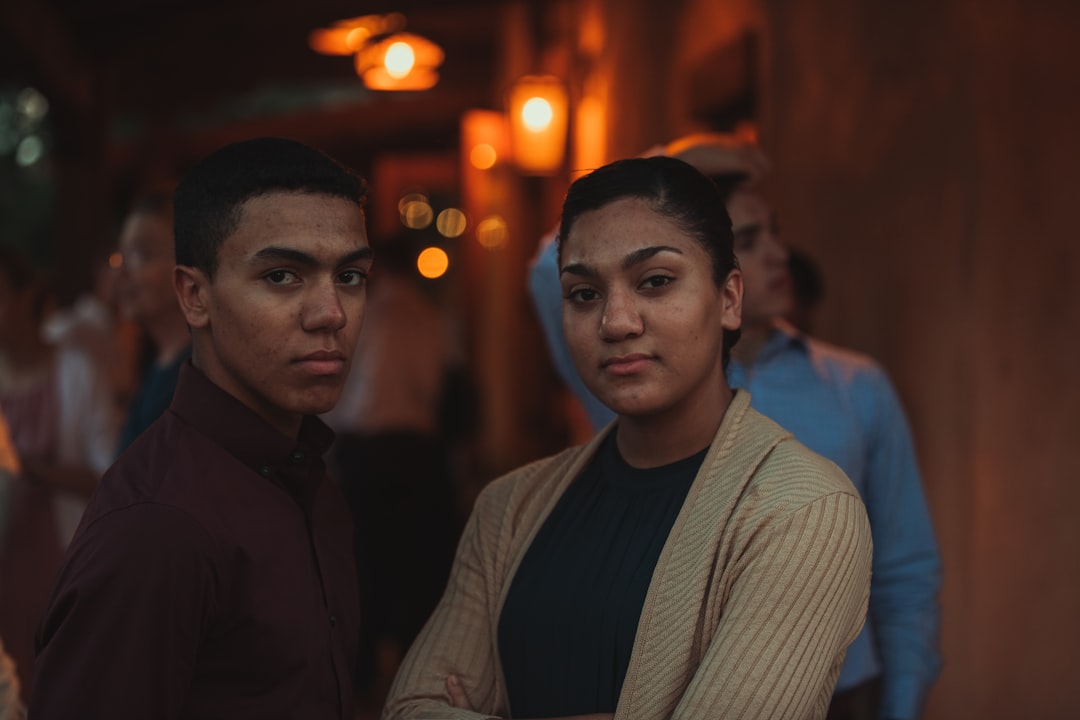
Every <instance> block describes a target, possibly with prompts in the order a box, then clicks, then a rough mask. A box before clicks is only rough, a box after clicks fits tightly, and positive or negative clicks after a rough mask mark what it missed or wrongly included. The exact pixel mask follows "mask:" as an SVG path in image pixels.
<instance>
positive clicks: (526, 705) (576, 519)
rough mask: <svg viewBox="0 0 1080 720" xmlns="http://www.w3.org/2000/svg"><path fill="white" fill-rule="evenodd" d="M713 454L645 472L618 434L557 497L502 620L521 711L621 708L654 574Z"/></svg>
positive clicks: (503, 647)
mask: <svg viewBox="0 0 1080 720" xmlns="http://www.w3.org/2000/svg"><path fill="white" fill-rule="evenodd" d="M707 450H708V448H705V449H704V450H702V451H700V452H699V453H697V454H695V455H693V456H691V457H688V458H686V459H684V460H680V461H678V462H675V463H672V464H670V465H664V466H662V467H657V468H649V469H646V470H641V469H637V468H633V467H631V466H630V465H627V464H626V461H624V460H623V459H622V457H621V456H620V455H619V451H618V448H617V447H616V445H615V433H611V434H610V435H609V436H608V438H607V439H606V440H605V441H604V443H603V444H602V445H601V447H600V449H599V451H598V452H597V455H596V457H595V458H594V459H593V460H592V462H590V463H589V465H588V467H586V468H585V470H584V471H583V472H582V474H581V476H580V477H578V478H577V479H575V480H574V481H573V482H572V483H571V484H570V487H568V488H567V490H566V492H565V493H564V494H563V496H562V497H561V498H560V499H559V501H558V502H557V503H556V505H555V507H554V509H553V510H552V512H551V515H550V516H549V517H548V518H547V520H546V521H545V522H544V524H543V526H541V528H540V530H539V531H538V532H537V535H536V537H535V539H534V540H533V542H532V545H530V546H529V550H528V551H527V552H526V554H525V557H524V558H523V559H522V562H521V565H520V567H519V568H518V571H517V573H516V575H515V576H514V579H513V582H512V584H511V586H510V591H509V593H508V594H507V597H506V603H505V604H504V605H503V609H502V614H501V616H500V618H499V633H498V642H499V653H500V656H501V659H502V667H503V673H504V676H505V678H506V686H507V691H508V693H509V700H510V708H511V710H512V712H513V716H514V717H521V718H535V717H558V716H562V715H579V714H586V713H612V712H615V706H616V704H617V703H618V700H619V693H620V691H621V690H622V685H623V679H624V678H625V677H626V670H627V668H628V667H629V665H630V652H631V650H632V649H633V646H634V636H635V635H636V633H637V626H638V620H639V618H640V616H641V609H642V606H643V605H644V603H645V594H646V593H647V592H648V589H649V583H650V582H651V580H652V574H653V570H654V569H655V567H656V562H657V559H658V558H659V557H660V551H661V550H662V549H663V547H664V543H665V542H666V541H667V537H668V534H669V533H670V532H671V527H672V525H674V524H675V518H676V517H677V516H678V514H679V510H680V509H681V508H682V505H683V502H684V501H685V500H686V494H687V492H688V491H689V489H690V485H691V484H692V483H693V481H694V476H695V475H696V474H697V471H698V468H700V467H701V463H702V461H703V460H704V459H705V453H706V451H707Z"/></svg>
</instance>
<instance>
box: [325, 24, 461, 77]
mask: <svg viewBox="0 0 1080 720" xmlns="http://www.w3.org/2000/svg"><path fill="white" fill-rule="evenodd" d="M404 29H405V16H404V15H402V14H401V13H389V14H387V15H364V16H361V17H356V18H350V19H348V20H340V21H338V22H336V23H334V25H332V26H331V27H328V28H320V29H317V30H314V31H312V32H311V34H310V35H309V36H308V45H309V46H310V47H311V49H312V50H314V51H315V52H317V53H321V54H323V55H353V56H354V58H355V59H354V63H355V66H356V74H357V75H359V76H360V78H361V79H363V81H364V84H365V85H366V86H367V87H368V88H370V89H372V90H427V89H428V88H431V87H434V86H435V84H436V83H437V82H438V81H439V73H438V68H439V66H440V65H442V62H443V59H444V57H445V54H444V53H443V50H442V48H440V47H439V46H438V45H436V44H435V43H433V42H432V41H431V40H428V39H427V38H425V37H421V36H419V35H416V34H414V33H406V32H403V30H404Z"/></svg>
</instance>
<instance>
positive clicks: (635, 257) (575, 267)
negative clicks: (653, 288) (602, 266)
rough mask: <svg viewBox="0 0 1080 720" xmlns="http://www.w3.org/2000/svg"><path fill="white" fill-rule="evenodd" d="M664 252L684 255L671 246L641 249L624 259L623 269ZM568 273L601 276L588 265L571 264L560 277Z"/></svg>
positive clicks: (565, 267) (561, 272) (564, 268)
mask: <svg viewBox="0 0 1080 720" xmlns="http://www.w3.org/2000/svg"><path fill="white" fill-rule="evenodd" d="M662 252H673V253H677V254H679V255H682V254H683V251H682V250H680V249H679V248H676V247H671V246H670V245H654V246H652V247H646V248H641V249H640V250H635V251H634V252H632V253H630V254H629V255H627V256H626V257H625V258H623V261H622V269H623V270H629V269H630V268H632V267H634V266H635V265H637V264H638V263H643V262H645V261H646V260H648V259H649V258H651V257H653V256H654V255H658V254H660V253H662ZM566 273H571V274H573V275H581V276H583V277H596V276H597V275H599V274H600V273H599V272H598V271H597V270H596V268H594V267H593V266H591V265H586V264H585V263H570V264H568V265H566V266H564V267H563V269H562V270H560V271H559V275H560V276H562V275H564V274H566Z"/></svg>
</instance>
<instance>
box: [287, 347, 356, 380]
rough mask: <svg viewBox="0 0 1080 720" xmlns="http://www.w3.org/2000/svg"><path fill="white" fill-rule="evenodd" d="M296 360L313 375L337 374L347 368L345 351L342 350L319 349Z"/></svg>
mask: <svg viewBox="0 0 1080 720" xmlns="http://www.w3.org/2000/svg"><path fill="white" fill-rule="evenodd" d="M295 362H296V363H297V364H298V365H300V366H301V367H302V368H303V369H304V370H305V371H307V372H309V373H311V374H313V375H337V374H338V373H340V372H341V371H342V370H344V369H345V353H343V352H341V351H340V350H319V351H317V352H313V353H310V354H308V355H305V356H304V357H302V358H300V359H298V360H296V361H295Z"/></svg>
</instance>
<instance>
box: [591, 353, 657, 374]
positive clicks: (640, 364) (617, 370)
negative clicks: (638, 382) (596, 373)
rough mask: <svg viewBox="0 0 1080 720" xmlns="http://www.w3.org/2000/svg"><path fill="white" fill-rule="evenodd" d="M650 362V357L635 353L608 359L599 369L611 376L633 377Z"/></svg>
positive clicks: (651, 358) (651, 359)
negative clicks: (601, 368)
mask: <svg viewBox="0 0 1080 720" xmlns="http://www.w3.org/2000/svg"><path fill="white" fill-rule="evenodd" d="M652 361H653V357H652V356H651V355H645V354H642V353H636V354H634V355H622V356H619V357H614V358H610V359H608V360H605V361H604V362H603V363H602V365H601V367H603V369H604V370H605V371H606V372H608V373H610V374H612V375H633V374H634V373H638V372H641V371H642V370H644V369H645V367H646V366H647V365H649V364H650V363H651V362H652Z"/></svg>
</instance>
